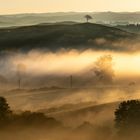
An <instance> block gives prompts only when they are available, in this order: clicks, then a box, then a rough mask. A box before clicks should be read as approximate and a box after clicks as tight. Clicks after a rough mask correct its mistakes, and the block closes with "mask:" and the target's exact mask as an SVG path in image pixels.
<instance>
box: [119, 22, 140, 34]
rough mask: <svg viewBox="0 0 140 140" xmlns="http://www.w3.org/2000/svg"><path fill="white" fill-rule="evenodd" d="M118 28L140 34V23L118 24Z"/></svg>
mask: <svg viewBox="0 0 140 140" xmlns="http://www.w3.org/2000/svg"><path fill="white" fill-rule="evenodd" d="M116 28H119V29H121V30H125V31H127V32H131V33H138V34H140V24H137V25H135V24H129V25H118V26H116Z"/></svg>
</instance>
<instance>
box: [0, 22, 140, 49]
mask: <svg viewBox="0 0 140 140" xmlns="http://www.w3.org/2000/svg"><path fill="white" fill-rule="evenodd" d="M137 37H138V35H137V34H133V33H129V32H126V31H123V30H121V29H117V28H113V27H107V26H104V25H99V24H92V23H81V24H78V23H77V24H76V23H75V24H68V23H66V24H64V23H63V24H62V23H58V24H49V25H47V24H40V25H34V26H27V27H18V28H6V29H0V50H14V51H15V50H24V51H27V50H31V49H35V48H37V49H40V48H45V49H49V50H57V49H60V48H65V49H68V48H74V49H87V48H93V49H103V50H106V49H108V50H110V49H111V50H112V49H113V50H125V49H126V50H127V48H123V46H119V45H118V46H116V47H114V46H112V42H117V41H120V40H130V39H131V40H135V38H137Z"/></svg>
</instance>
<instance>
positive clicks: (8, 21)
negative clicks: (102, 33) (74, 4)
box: [0, 12, 140, 28]
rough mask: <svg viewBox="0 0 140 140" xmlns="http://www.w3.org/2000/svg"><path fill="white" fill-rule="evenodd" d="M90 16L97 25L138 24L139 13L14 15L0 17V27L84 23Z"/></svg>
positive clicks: (139, 20) (139, 19)
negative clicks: (88, 15) (69, 22)
mask: <svg viewBox="0 0 140 140" xmlns="http://www.w3.org/2000/svg"><path fill="white" fill-rule="evenodd" d="M86 14H90V15H91V16H92V17H93V20H91V22H94V23H96V22H97V23H98V22H102V23H108V24H117V23H125V24H127V23H132V22H133V23H138V22H140V12H118V13H116V12H90V13H87V12H66V13H65V12H58V13H40V14H39V13H38V14H32V13H31V14H16V15H0V27H1V28H2V27H10V26H25V25H26V26H27V25H35V24H40V23H46V22H47V23H49V22H51V23H52V22H53V23H54V22H62V21H75V22H85V19H84V16H85V15H86Z"/></svg>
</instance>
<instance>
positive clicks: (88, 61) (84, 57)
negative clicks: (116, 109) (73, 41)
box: [0, 49, 140, 88]
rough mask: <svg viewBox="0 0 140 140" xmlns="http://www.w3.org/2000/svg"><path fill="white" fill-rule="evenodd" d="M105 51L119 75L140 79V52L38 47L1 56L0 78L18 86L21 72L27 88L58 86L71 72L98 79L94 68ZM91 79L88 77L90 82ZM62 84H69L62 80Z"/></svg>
mask: <svg viewBox="0 0 140 140" xmlns="http://www.w3.org/2000/svg"><path fill="white" fill-rule="evenodd" d="M105 55H110V56H111V57H112V67H113V69H114V73H115V78H116V79H119V78H128V77H129V78H130V77H131V78H132V79H136V80H138V77H139V76H140V73H139V71H140V67H139V66H138V63H139V60H140V53H139V52H137V53H116V52H113V51H112V52H111V51H94V50H90V49H89V50H85V51H78V50H63V49H62V50H60V51H58V52H55V53H54V52H48V51H43V50H42V51H37V50H34V51H30V52H28V53H18V54H17V53H6V54H3V55H2V57H1V59H0V66H1V69H0V82H1V83H6V86H7V88H8V85H9V86H10V85H12V86H15V87H16V85H17V81H18V79H19V76H20V77H22V79H21V80H22V82H23V86H24V88H26V87H28V86H31V85H32V87H33V88H34V86H35V87H36V86H38V87H42V86H47V85H48V86H57V83H61V82H62V81H65V80H68V79H69V76H70V75H73V76H77V77H78V79H81V78H84V77H89V82H90V80H91V79H92V78H91V77H93V79H94V75H96V73H95V71H94V69H95V67H96V64H95V63H96V61H97V60H98V59H99V58H100V57H103V56H105ZM35 79H36V80H35ZM58 79H59V80H60V81H59V80H58ZM87 79H88V78H87ZM47 80H48V81H47ZM56 81H58V82H56ZM132 81H133V80H132ZM89 82H88V80H87V81H86V83H89ZM42 83H43V85H42ZM62 83H65V82H62ZM34 84H35V85H34ZM59 86H60V85H59ZM91 86H92V85H91ZM61 87H65V85H63V84H62V85H61Z"/></svg>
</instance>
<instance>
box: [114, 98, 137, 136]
mask: <svg viewBox="0 0 140 140" xmlns="http://www.w3.org/2000/svg"><path fill="white" fill-rule="evenodd" d="M115 126H116V128H117V130H118V132H119V134H122V135H125V134H126V135H129V134H130V135H132V134H136V133H137V134H139V130H140V101H139V100H129V101H124V102H121V103H120V105H119V107H118V108H117V109H116V111H115Z"/></svg>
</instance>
